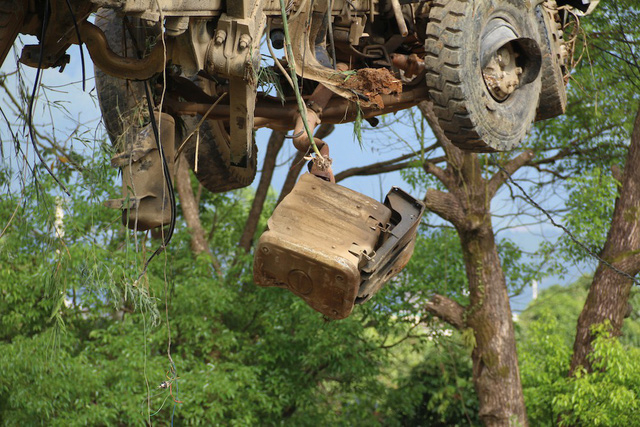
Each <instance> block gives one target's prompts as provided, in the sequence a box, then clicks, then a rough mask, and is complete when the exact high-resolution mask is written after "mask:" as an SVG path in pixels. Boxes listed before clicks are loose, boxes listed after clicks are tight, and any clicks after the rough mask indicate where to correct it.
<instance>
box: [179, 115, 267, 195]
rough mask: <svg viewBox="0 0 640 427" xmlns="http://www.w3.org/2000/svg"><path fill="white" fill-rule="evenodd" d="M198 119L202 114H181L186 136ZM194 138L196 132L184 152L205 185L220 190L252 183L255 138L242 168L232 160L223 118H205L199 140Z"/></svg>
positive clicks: (216, 191) (232, 188)
mask: <svg viewBox="0 0 640 427" xmlns="http://www.w3.org/2000/svg"><path fill="white" fill-rule="evenodd" d="M200 119H201V116H195V117H191V116H182V120H183V121H184V124H185V131H186V134H185V137H186V136H187V135H189V134H190V133H191V130H193V129H195V128H196V126H197V125H198V123H199V122H200ZM196 139H197V138H196V135H194V136H192V137H191V138H189V141H188V142H187V144H186V145H185V148H184V155H185V157H186V159H187V161H188V162H189V166H191V169H193V170H194V172H195V174H196V178H198V181H200V184H202V186H203V187H204V188H206V189H207V190H209V191H212V192H214V193H222V192H225V191H231V190H235V189H237V188H243V187H246V186H248V185H251V183H252V182H253V180H254V179H255V177H256V171H257V169H258V162H257V158H258V147H257V146H256V143H255V140H254V142H253V150H252V155H251V157H250V158H249V161H248V166H247V167H246V168H243V167H237V166H233V165H232V164H231V148H230V144H231V141H230V138H229V133H228V132H227V130H226V129H225V127H224V125H223V123H222V122H218V121H215V120H205V121H204V123H203V124H202V126H201V127H200V141H199V144H196ZM181 140H182V138H181ZM196 151H197V153H198V169H197V171H196V169H195V166H196V165H195V159H196Z"/></svg>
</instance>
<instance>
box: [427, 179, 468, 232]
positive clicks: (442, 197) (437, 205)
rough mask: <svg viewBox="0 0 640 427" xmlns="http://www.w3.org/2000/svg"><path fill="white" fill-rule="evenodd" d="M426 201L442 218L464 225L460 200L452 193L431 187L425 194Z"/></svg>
mask: <svg viewBox="0 0 640 427" xmlns="http://www.w3.org/2000/svg"><path fill="white" fill-rule="evenodd" d="M424 203H425V206H426V207H427V209H429V210H430V211H431V212H433V213H435V214H436V215H438V216H439V217H440V218H442V219H444V220H446V221H449V222H450V223H452V224H453V225H454V226H456V227H458V226H461V225H462V221H463V220H464V212H463V210H462V207H461V206H460V203H459V202H458V200H457V199H456V198H455V197H454V196H453V195H451V194H450V193H445V192H442V191H439V190H434V189H433V188H430V189H428V190H427V194H426V195H425V196H424Z"/></svg>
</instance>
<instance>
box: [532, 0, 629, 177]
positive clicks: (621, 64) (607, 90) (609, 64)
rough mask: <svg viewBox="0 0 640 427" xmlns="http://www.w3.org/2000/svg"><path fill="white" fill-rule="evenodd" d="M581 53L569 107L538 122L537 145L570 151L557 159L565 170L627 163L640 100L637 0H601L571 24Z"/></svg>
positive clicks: (560, 169) (559, 171) (560, 171)
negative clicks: (601, 0) (590, 10)
mask: <svg viewBox="0 0 640 427" xmlns="http://www.w3.org/2000/svg"><path fill="white" fill-rule="evenodd" d="M567 33H570V34H569V35H568V37H567V39H569V40H575V42H576V46H575V54H574V57H575V58H576V59H578V58H579V59H580V61H579V63H578V64H577V66H576V68H575V69H574V70H573V72H572V73H571V74H570V76H569V85H568V99H569V103H568V106H567V112H566V114H565V115H563V116H560V117H558V118H555V119H553V120H547V121H543V122H540V123H538V124H537V126H536V132H535V133H534V136H533V138H531V139H530V142H529V143H530V144H531V148H533V149H534V151H535V152H536V153H538V156H539V157H542V156H543V155H545V156H546V155H547V154H548V155H554V154H557V153H558V151H557V150H560V151H566V152H568V153H571V154H572V155H571V156H570V157H569V158H567V159H566V160H562V161H558V162H554V164H553V170H554V171H555V172H556V173H557V174H560V175H561V176H570V175H571V174H574V173H582V172H584V171H585V169H591V168H601V169H603V170H604V169H608V168H609V167H610V166H611V165H613V164H617V165H621V164H623V163H624V161H625V158H626V154H627V146H628V141H629V137H630V135H631V130H632V128H633V120H634V117H635V112H636V111H637V109H638V104H639V101H640V96H639V94H640V90H639V89H640V68H639V66H638V64H640V61H638V59H639V58H640V51H639V50H638V44H637V42H636V41H637V40H638V39H640V13H639V11H638V8H637V2H636V1H635V0H615V1H607V2H600V4H599V5H598V7H597V8H596V9H595V11H594V13H593V14H592V15H590V16H588V17H585V18H582V19H581V20H580V24H579V25H575V24H574V25H572V26H571V27H570V28H568V29H567Z"/></svg>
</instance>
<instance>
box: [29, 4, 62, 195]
mask: <svg viewBox="0 0 640 427" xmlns="http://www.w3.org/2000/svg"><path fill="white" fill-rule="evenodd" d="M50 7H51V5H50V1H49V0H47V1H46V2H45V3H44V15H43V16H42V30H41V32H40V56H39V58H38V68H37V69H36V78H35V81H34V83H33V91H32V92H31V98H30V99H29V108H28V111H27V126H28V127H29V137H30V139H31V145H32V146H33V150H34V151H35V153H36V156H37V157H38V160H39V161H40V164H42V166H43V167H44V169H45V170H46V171H47V173H48V174H49V175H50V176H51V177H52V178H53V180H54V181H55V182H56V183H57V184H58V185H59V186H60V188H62V190H63V191H64V192H65V193H66V195H67V196H69V197H71V193H70V192H69V190H67V187H65V185H64V184H63V183H62V182H61V181H60V180H59V179H58V177H57V176H56V175H55V174H54V173H53V171H52V170H51V168H49V166H48V165H47V163H46V162H45V161H44V158H43V157H42V154H41V153H40V149H39V148H38V144H37V143H36V133H35V131H34V130H33V109H34V107H35V99H36V95H37V93H38V88H39V87H40V82H41V78H42V59H43V58H44V42H45V36H46V33H47V28H49V12H50ZM33 177H34V179H35V180H36V182H37V179H38V178H37V176H36V174H35V173H34V175H33Z"/></svg>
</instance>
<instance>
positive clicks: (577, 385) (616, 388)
mask: <svg viewBox="0 0 640 427" xmlns="http://www.w3.org/2000/svg"><path fill="white" fill-rule="evenodd" d="M594 333H595V334H596V339H595V340H594V342H593V352H592V353H590V355H589V358H590V360H591V361H592V363H593V368H594V371H593V372H592V373H586V372H585V371H578V372H576V374H575V378H571V379H570V380H569V381H568V387H567V390H566V391H565V392H564V393H560V394H558V395H557V396H556V397H555V398H554V401H553V403H554V406H555V407H556V409H557V411H558V413H560V414H562V422H561V423H560V425H563V426H570V425H589V426H631V425H639V424H640V349H638V348H628V347H627V348H625V347H624V346H623V345H622V344H621V343H620V341H619V340H618V339H616V338H612V337H610V336H609V328H608V326H607V325H606V324H605V325H597V326H596V327H595V328H594Z"/></svg>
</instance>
